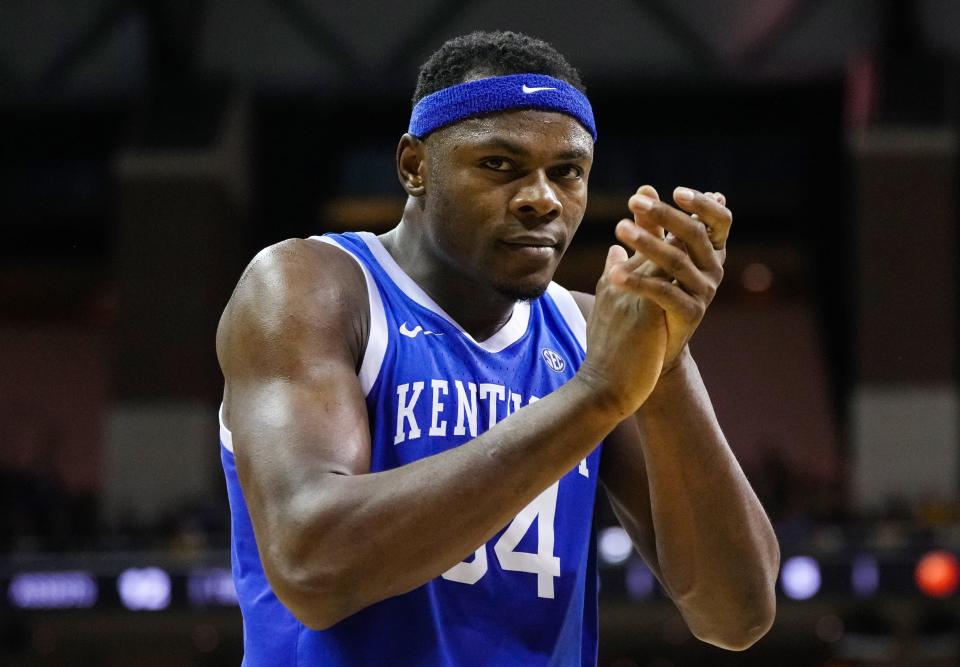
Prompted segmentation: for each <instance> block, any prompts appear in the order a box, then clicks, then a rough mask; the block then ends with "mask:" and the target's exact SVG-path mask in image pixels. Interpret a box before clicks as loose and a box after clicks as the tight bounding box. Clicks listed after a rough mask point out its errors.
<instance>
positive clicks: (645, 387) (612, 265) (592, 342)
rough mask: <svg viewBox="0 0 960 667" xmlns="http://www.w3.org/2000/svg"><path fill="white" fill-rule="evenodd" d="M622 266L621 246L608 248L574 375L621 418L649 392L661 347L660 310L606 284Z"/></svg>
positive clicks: (660, 358)
mask: <svg viewBox="0 0 960 667" xmlns="http://www.w3.org/2000/svg"><path fill="white" fill-rule="evenodd" d="M627 261H628V256H627V251H626V250H624V249H623V247H621V246H618V245H615V246H611V247H610V249H609V251H608V252H607V261H606V264H605V266H604V269H603V275H602V276H601V277H600V280H599V282H598V283H597V291H596V300H595V302H594V306H593V311H592V312H591V314H590V320H589V321H588V322H587V357H586V359H585V360H584V362H583V365H582V366H581V367H580V370H579V371H578V373H577V375H578V377H580V378H581V379H582V380H583V381H585V382H587V383H588V384H589V385H590V386H591V387H592V388H593V390H594V391H595V392H596V393H597V395H598V397H599V399H600V400H601V402H603V403H604V404H605V405H608V406H609V407H611V408H612V409H614V410H615V411H616V412H617V413H618V414H619V415H620V416H621V418H623V417H626V416H627V415H629V414H632V413H633V412H636V410H637V409H638V408H639V407H640V406H641V405H642V404H643V402H644V401H645V400H646V399H647V396H649V395H650V393H651V392H652V391H653V388H654V386H655V385H656V383H657V380H658V379H659V377H660V369H661V368H662V366H663V359H664V354H665V352H666V345H667V328H666V321H665V319H664V311H663V309H662V308H661V307H660V306H658V305H657V304H656V303H654V302H653V301H651V300H650V299H648V298H646V297H644V296H640V295H638V294H637V293H636V292H634V291H631V290H628V289H626V288H624V287H623V285H622V283H619V282H617V281H616V280H611V274H612V273H615V272H618V271H623V265H625V264H626V262H627Z"/></svg>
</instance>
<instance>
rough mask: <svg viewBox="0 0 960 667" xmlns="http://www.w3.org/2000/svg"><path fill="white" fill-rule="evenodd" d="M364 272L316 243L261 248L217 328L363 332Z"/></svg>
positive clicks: (283, 333)
mask: <svg viewBox="0 0 960 667" xmlns="http://www.w3.org/2000/svg"><path fill="white" fill-rule="evenodd" d="M366 310H367V292H366V282H365V278H364V276H363V270H362V269H361V268H360V266H359V265H358V264H357V262H356V261H355V260H354V259H353V258H352V257H350V255H348V254H347V253H346V252H344V251H343V250H341V249H339V248H337V247H335V246H333V245H330V244H328V243H324V242H322V241H319V240H317V239H298V238H294V239H287V240H285V241H280V242H279V243H275V244H273V245H270V246H268V247H266V248H264V249H263V250H261V251H260V252H259V253H257V255H256V256H255V257H254V258H253V259H252V260H251V262H250V264H249V265H248V266H247V268H246V270H245V271H244V272H243V275H242V276H241V278H240V280H239V282H238V283H237V286H236V288H235V289H234V291H233V295H232V296H231V297H230V301H229V302H228V304H227V307H226V309H225V310H224V313H223V317H222V318H221V320H220V326H219V327H218V335H217V340H218V347H220V346H222V345H224V344H225V343H226V342H227V341H228V340H229V339H230V338H232V336H229V334H230V332H244V331H248V332H249V331H257V332H260V335H259V336H258V337H265V338H271V339H272V338H283V337H288V336H289V335H290V334H291V333H293V332H296V331H298V330H306V331H311V330H312V331H316V330H318V329H319V330H329V328H330V327H334V328H339V329H341V331H342V332H343V333H345V334H346V333H350V332H354V331H365V320H366Z"/></svg>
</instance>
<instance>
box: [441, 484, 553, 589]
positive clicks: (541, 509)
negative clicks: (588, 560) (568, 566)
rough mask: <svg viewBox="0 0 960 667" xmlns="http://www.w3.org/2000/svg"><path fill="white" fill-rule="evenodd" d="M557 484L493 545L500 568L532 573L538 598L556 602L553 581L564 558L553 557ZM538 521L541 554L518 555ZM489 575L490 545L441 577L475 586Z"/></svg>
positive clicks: (535, 499)
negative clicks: (521, 542) (522, 543)
mask: <svg viewBox="0 0 960 667" xmlns="http://www.w3.org/2000/svg"><path fill="white" fill-rule="evenodd" d="M559 485H560V482H559V481H557V482H554V483H553V485H552V486H550V487H549V488H547V489H546V490H545V491H544V492H543V493H541V494H540V495H539V496H537V497H536V498H534V499H533V501H532V502H531V503H530V504H529V505H527V506H526V507H524V508H523V509H522V510H520V513H519V514H518V515H517V516H516V518H515V519H514V520H513V521H511V522H510V525H509V526H507V529H506V530H505V531H503V534H502V535H501V536H500V539H499V540H497V543H496V544H494V545H493V552H494V553H495V554H496V555H497V559H498V560H499V561H500V567H501V569H504V570H511V571H513V572H529V573H531V574H535V575H537V595H538V596H539V597H542V598H550V599H553V580H554V578H555V577H559V576H560V558H559V557H557V556H554V555H553V546H554V544H553V539H554V537H553V520H554V516H555V515H556V512H557V489H558V487H559ZM534 519H536V520H537V553H529V552H527V551H517V550H516V549H517V545H518V544H520V540H522V539H523V536H524V535H526V534H527V531H528V530H530V526H531V525H533V520H534ZM486 573H487V545H486V544H481V545H480V548H478V549H477V550H476V551H475V552H474V554H473V560H471V561H469V562H468V561H463V562H462V563H457V564H456V565H454V566H453V567H451V568H450V569H449V570H447V571H446V572H444V573H443V575H441V576H442V577H443V578H444V579H446V580H447V581H458V582H460V583H461V584H471V585H472V584H475V583H477V582H478V581H480V579H481V578H482V577H483V575H485V574H486Z"/></svg>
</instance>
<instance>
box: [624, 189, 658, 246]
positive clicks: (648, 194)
mask: <svg viewBox="0 0 960 667" xmlns="http://www.w3.org/2000/svg"><path fill="white" fill-rule="evenodd" d="M637 195H639V196H640V197H641V198H647V199H653V200H654V201H660V194H659V193H658V192H657V189H656V188H655V187H653V186H652V185H641V186H640V187H639V188H637V192H636V194H635V195H634V196H633V197H630V199H629V200H628V201H627V208H629V209H630V211H631V212H632V213H633V221H634V223H635V224H637V225H638V226H640V227H643V228H644V229H646V230H647V231H648V232H650V233H651V234H656V235H657V236H659V237H660V238H663V237H664V231H663V227H660V226H659V225H656V224H652V223H650V221H648V220H647V218H646V216H644V215H643V209H642V208H640V205H639V202H640V201H641V200H638V199H636V197H637Z"/></svg>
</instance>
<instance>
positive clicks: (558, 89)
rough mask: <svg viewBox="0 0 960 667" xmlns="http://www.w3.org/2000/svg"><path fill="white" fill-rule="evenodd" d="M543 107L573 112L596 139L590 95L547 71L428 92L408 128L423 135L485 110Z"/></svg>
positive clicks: (496, 77) (574, 116)
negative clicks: (546, 73)
mask: <svg viewBox="0 0 960 667" xmlns="http://www.w3.org/2000/svg"><path fill="white" fill-rule="evenodd" d="M510 109H541V110H543V111H557V112H559V113H563V114H567V115H568V116H572V117H573V118H575V119H576V120H578V121H579V122H580V124H581V125H583V126H584V127H585V128H586V129H587V130H589V132H590V134H591V135H592V136H593V140H594V141H596V140H597V128H596V125H594V122H593V109H592V108H591V107H590V101H589V100H588V99H587V96H586V95H584V94H583V93H581V92H580V91H579V90H577V89H576V88H574V87H573V86H571V85H570V84H569V83H567V82H566V81H561V80H560V79H554V78H553V77H552V76H546V75H544V74H511V75H509V76H494V77H490V78H487V79H477V80H476V81H468V82H466V83H460V84H457V85H455V86H450V87H449V88H444V89H443V90H438V91H437V92H435V93H431V94H430V95H427V96H426V97H424V98H423V99H421V100H420V101H419V102H417V105H416V106H415V107H413V114H411V116H410V128H409V129H408V132H410V134H412V135H413V136H415V137H420V138H421V139H422V138H423V137H425V136H427V135H428V134H430V133H431V132H433V131H434V130H438V129H440V128H441V127H444V126H446V125H450V124H451V123H456V122H457V121H461V120H463V119H464V118H472V117H474V116H479V115H481V114H486V113H496V112H499V111H508V110H510Z"/></svg>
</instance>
